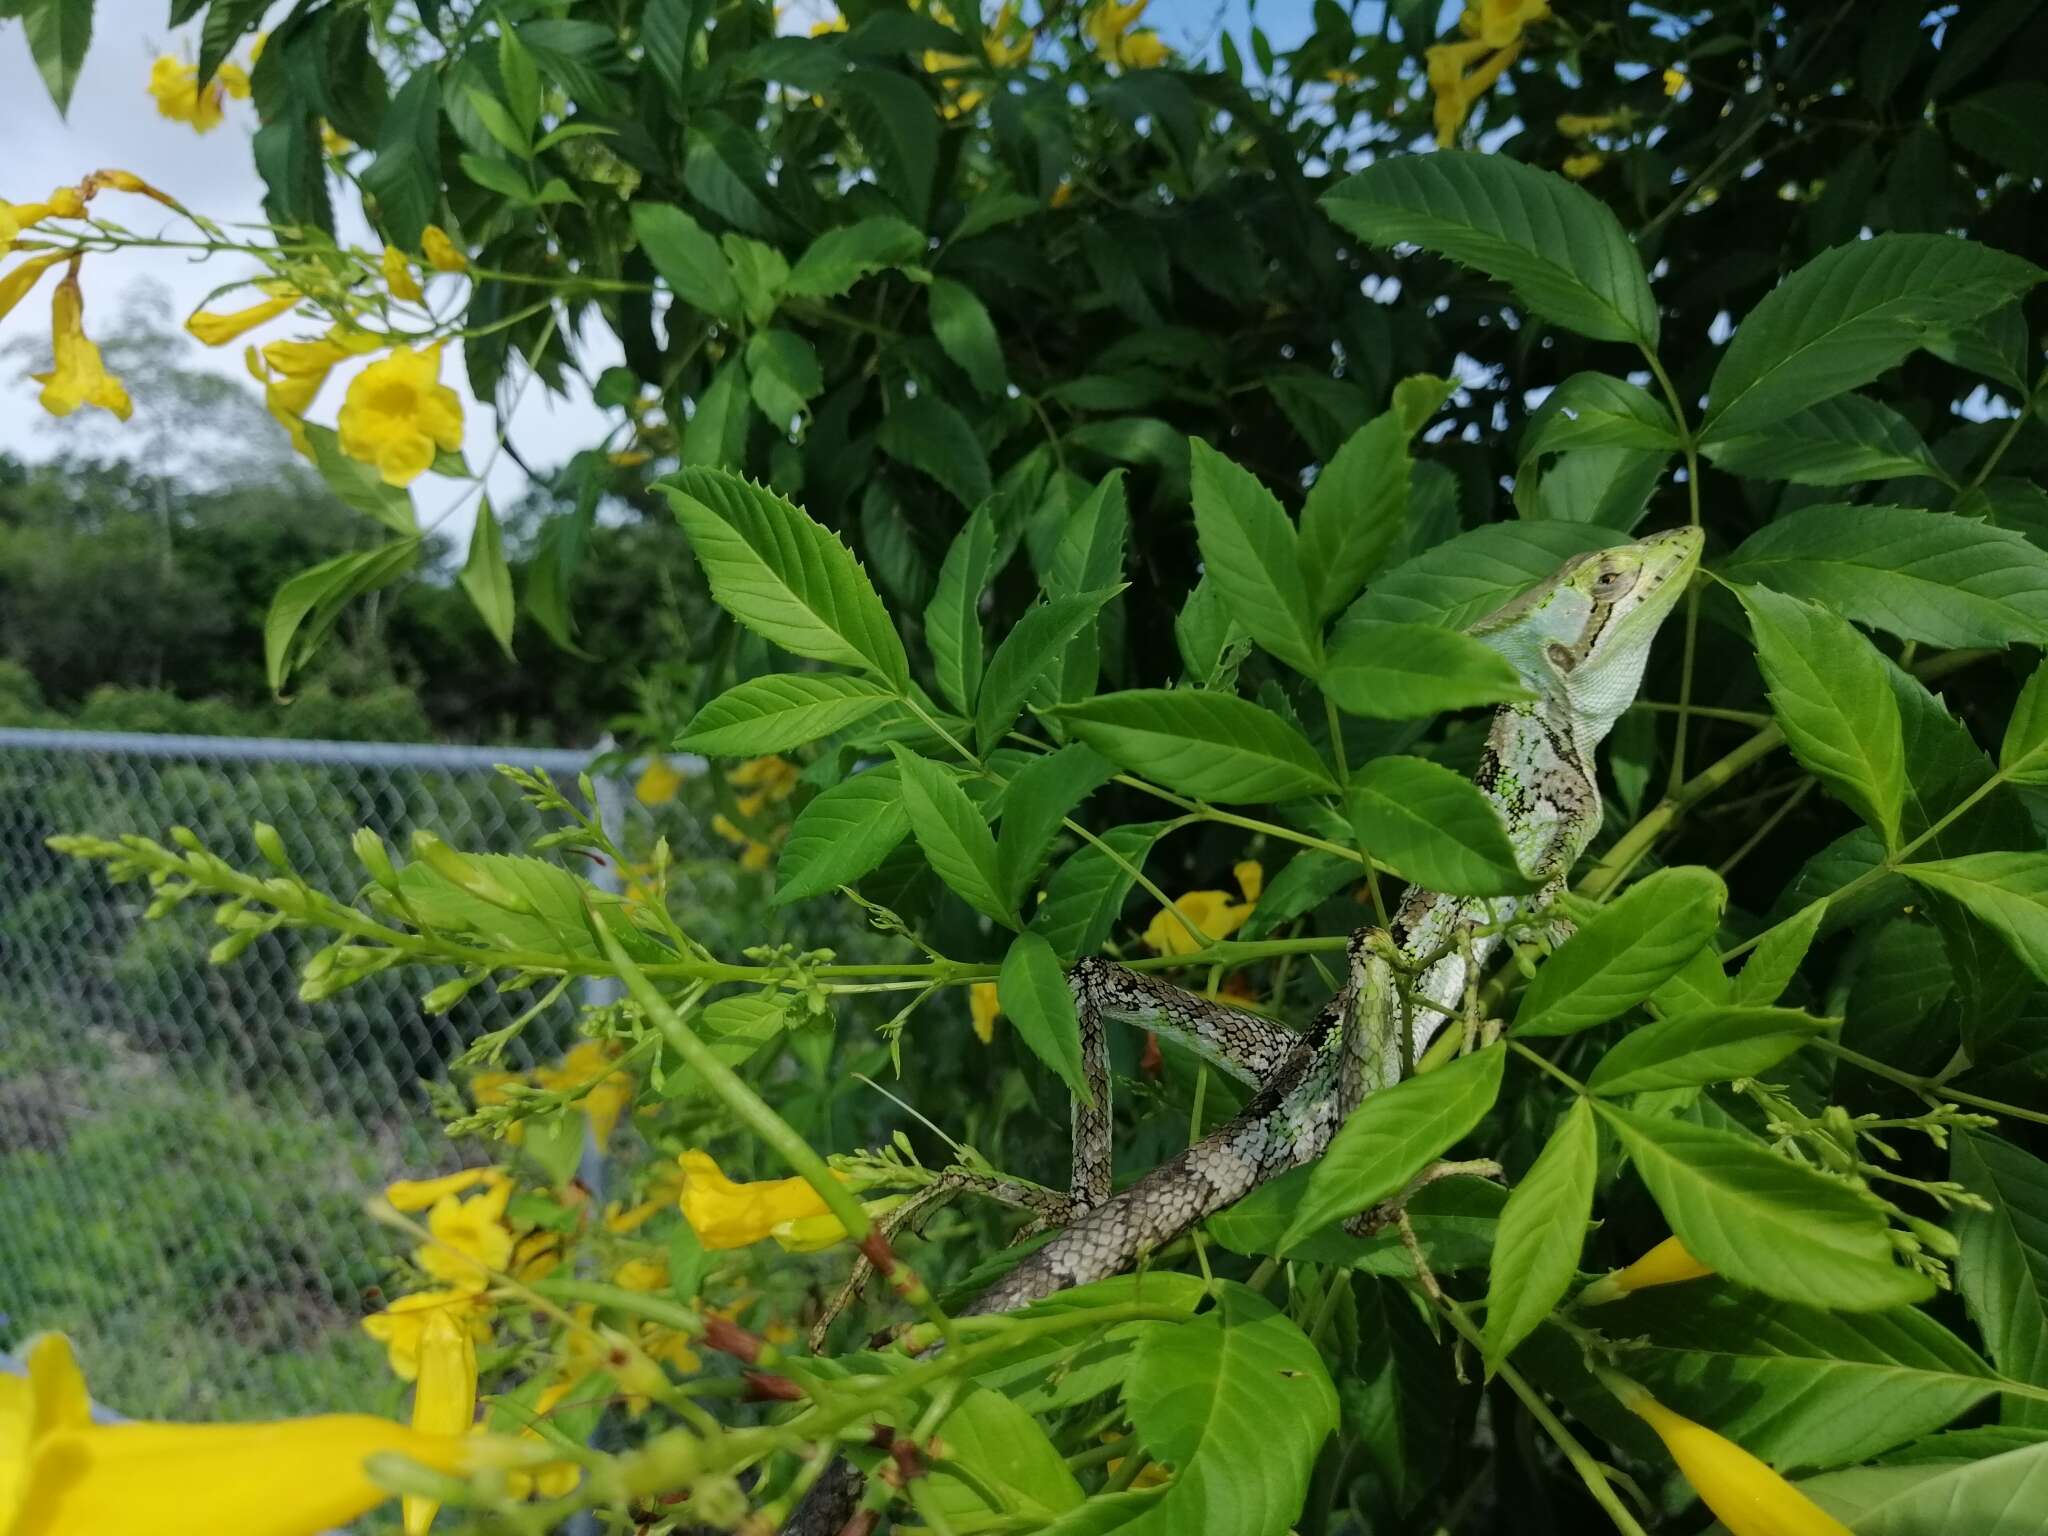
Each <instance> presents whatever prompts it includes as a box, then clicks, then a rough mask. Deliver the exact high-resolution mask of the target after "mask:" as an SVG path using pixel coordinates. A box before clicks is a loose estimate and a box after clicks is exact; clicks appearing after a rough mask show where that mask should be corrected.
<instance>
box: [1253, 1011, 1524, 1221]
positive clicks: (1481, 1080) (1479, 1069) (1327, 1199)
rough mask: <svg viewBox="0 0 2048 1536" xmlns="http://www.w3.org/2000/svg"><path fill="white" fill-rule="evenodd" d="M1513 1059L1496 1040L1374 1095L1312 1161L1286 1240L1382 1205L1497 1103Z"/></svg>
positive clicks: (1341, 1127)
mask: <svg viewBox="0 0 2048 1536" xmlns="http://www.w3.org/2000/svg"><path fill="white" fill-rule="evenodd" d="M1506 1061H1507V1047H1506V1046H1505V1045H1503V1044H1498V1043H1496V1044H1494V1045H1490V1046H1488V1047H1487V1048H1486V1049H1485V1050H1483V1051H1474V1052H1473V1053H1472V1054H1471V1055H1469V1056H1460V1057H1458V1058H1457V1059H1456V1060H1455V1061H1452V1062H1451V1063H1449V1064H1448V1065H1446V1066H1442V1067H1439V1068H1437V1069H1436V1070H1435V1071H1434V1072H1424V1073H1421V1074H1420V1075H1418V1076H1415V1077H1406V1078H1403V1079H1402V1080H1401V1081H1400V1082H1398V1083H1395V1084H1394V1085H1393V1086H1392V1087H1390V1088H1382V1089H1380V1090H1379V1091H1378V1092H1377V1093H1370V1094H1367V1095H1366V1098H1365V1102H1364V1103H1363V1104H1360V1105H1359V1106H1358V1108H1357V1109H1355V1110H1353V1111H1352V1112H1351V1118H1350V1119H1348V1120H1346V1121H1345V1122H1344V1123H1343V1124H1342V1125H1341V1126H1339V1127H1338V1128H1337V1134H1336V1135H1335V1136H1333V1137H1331V1138H1330V1145H1329V1149H1328V1150H1327V1151H1325V1152H1324V1153H1323V1155H1322V1157H1320V1158H1319V1159H1317V1160H1316V1161H1315V1162H1314V1163H1311V1164H1310V1165H1309V1175H1308V1183H1307V1185H1306V1187H1305V1188H1304V1189H1303V1190H1302V1192H1301V1198H1300V1201H1299V1203H1298V1204H1297V1205H1296V1206H1295V1208H1294V1217H1293V1220H1292V1221H1290V1222H1289V1223H1288V1226H1287V1230H1286V1231H1285V1232H1284V1233H1283V1234H1281V1238H1280V1247H1281V1248H1283V1249H1285V1248H1286V1247H1288V1246H1289V1245H1290V1244H1292V1243H1296V1242H1299V1241H1300V1240H1301V1239H1302V1238H1305V1237H1307V1236H1308V1235H1309V1234H1310V1233H1311V1232H1313V1231H1315V1230H1316V1229H1317V1228H1318V1227H1324V1226H1328V1225H1329V1224H1330V1223H1331V1222H1333V1221H1337V1220H1340V1219H1342V1218H1344V1217H1347V1216H1352V1215H1355V1214H1356V1213H1358V1212H1359V1211H1363V1210H1368V1209H1370V1208H1371V1207H1372V1206H1375V1205H1377V1204H1379V1202H1380V1201H1382V1200H1384V1199H1386V1198H1387V1197H1388V1196H1389V1195H1391V1194H1394V1193H1396V1192H1398V1191H1399V1190H1400V1188H1401V1187H1402V1186H1403V1185H1404V1184H1406V1183H1407V1182H1408V1181H1409V1180H1410V1179H1411V1178H1413V1177H1414V1176H1415V1175H1416V1174H1418V1173H1420V1172H1421V1171H1422V1170H1423V1168H1425V1167H1426V1166H1427V1165H1428V1164H1429V1163H1430V1161H1431V1160H1432V1159H1434V1158H1437V1157H1439V1156H1441V1155H1442V1154H1443V1153H1445V1152H1446V1151H1448V1150H1449V1149H1450V1148H1451V1147H1453V1146H1455V1145H1456V1144H1457V1143H1458V1142H1459V1141H1460V1140H1462V1139H1463V1138H1464V1137H1465V1135H1466V1134H1467V1133H1468V1132H1470V1131H1471V1129H1472V1128H1473V1127H1474V1126H1476V1125H1477V1124H1478V1123H1479V1122H1480V1120H1482V1119H1483V1118H1484V1117H1485V1115H1486V1112H1487V1111H1488V1110H1489V1109H1491V1108H1493V1101H1494V1098H1495V1097H1496V1096H1497V1095H1498V1094H1499V1092H1500V1078H1501V1069H1502V1066H1503V1064H1504V1063H1505V1062H1506Z"/></svg>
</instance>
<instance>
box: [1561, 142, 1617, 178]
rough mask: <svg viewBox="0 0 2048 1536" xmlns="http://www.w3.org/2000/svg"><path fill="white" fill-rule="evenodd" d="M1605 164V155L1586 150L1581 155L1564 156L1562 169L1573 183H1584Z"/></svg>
mask: <svg viewBox="0 0 2048 1536" xmlns="http://www.w3.org/2000/svg"><path fill="white" fill-rule="evenodd" d="M1606 163H1607V157H1606V156H1605V155H1603V154H1601V153H1600V152H1599V151H1597V150H1588V151H1587V152H1586V153H1585V154H1583V155H1566V156H1565V158H1564V165H1563V167H1562V169H1563V171H1564V173H1565V175H1567V176H1569V177H1571V179H1572V180H1573V181H1584V180H1585V179H1586V178H1587V177H1588V176H1591V175H1593V174H1594V173H1595V172H1597V171H1598V170H1599V169H1600V167H1601V166H1603V165H1605V164H1606Z"/></svg>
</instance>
